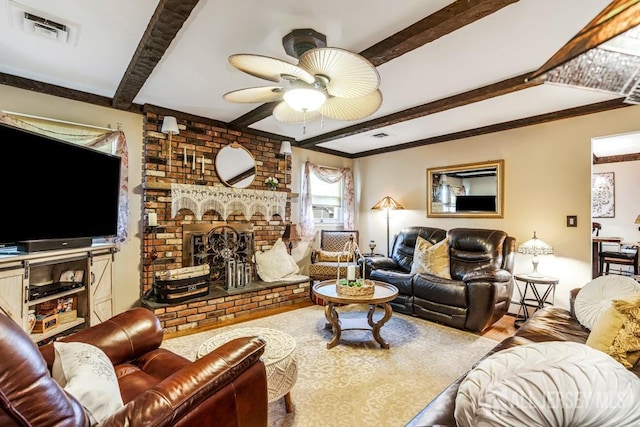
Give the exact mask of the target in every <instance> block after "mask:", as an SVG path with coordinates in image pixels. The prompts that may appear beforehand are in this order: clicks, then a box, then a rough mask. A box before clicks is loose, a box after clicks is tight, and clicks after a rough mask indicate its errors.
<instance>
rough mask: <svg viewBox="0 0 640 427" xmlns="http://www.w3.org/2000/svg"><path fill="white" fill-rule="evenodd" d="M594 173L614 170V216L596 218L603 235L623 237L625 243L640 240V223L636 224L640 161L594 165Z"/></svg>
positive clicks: (638, 206) (638, 208)
mask: <svg viewBox="0 0 640 427" xmlns="http://www.w3.org/2000/svg"><path fill="white" fill-rule="evenodd" d="M593 172H594V173H602V172H613V179H614V192H613V197H614V215H615V216H614V217H613V218H594V219H593V220H594V221H596V222H599V223H600V224H602V230H600V235H601V236H616V237H622V239H623V242H625V243H635V244H637V243H638V242H640V231H639V230H638V227H640V224H635V220H636V217H638V215H640V198H639V197H638V184H639V183H640V161H633V162H616V163H605V164H599V165H593Z"/></svg>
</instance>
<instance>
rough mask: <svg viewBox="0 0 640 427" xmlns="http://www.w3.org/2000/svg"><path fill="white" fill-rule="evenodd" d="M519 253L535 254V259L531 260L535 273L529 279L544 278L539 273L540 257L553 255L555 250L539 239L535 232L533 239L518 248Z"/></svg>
mask: <svg viewBox="0 0 640 427" xmlns="http://www.w3.org/2000/svg"><path fill="white" fill-rule="evenodd" d="M518 252H519V253H521V254H533V259H532V260H531V263H532V264H533V272H531V273H530V274H529V277H542V275H541V274H540V273H538V262H540V260H539V259H538V255H549V254H552V253H553V248H552V247H551V246H550V245H549V244H547V243H545V242H543V241H542V240H540V239H538V237H537V236H536V232H535V231H534V232H533V238H532V239H530V240H527V241H526V242H524V243H523V244H521V245H520V246H518Z"/></svg>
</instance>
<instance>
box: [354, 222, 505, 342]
mask: <svg viewBox="0 0 640 427" xmlns="http://www.w3.org/2000/svg"><path fill="white" fill-rule="evenodd" d="M421 228H424V227H417V230H416V227H410V228H409V229H405V230H407V234H406V235H405V236H403V237H399V239H400V241H401V242H407V243H411V242H413V247H414V248H415V236H417V234H416V232H423V233H424V232H426V231H428V232H431V233H433V237H434V240H437V239H438V238H440V237H441V234H440V233H438V232H437V229H435V230H434V229H429V230H420V229H421ZM403 231H404V230H403ZM446 237H448V239H449V264H450V265H449V268H450V274H451V279H443V278H440V277H437V276H434V275H431V274H427V273H418V274H415V275H411V274H410V273H409V272H410V270H411V264H412V263H413V249H410V248H409V246H408V245H407V246H405V247H403V245H398V249H399V250H402V252H399V253H392V257H393V258H392V259H400V260H401V261H402V264H400V263H398V262H395V264H396V265H397V266H398V267H399V268H400V269H401V271H400V272H399V271H397V270H390V269H388V267H391V266H392V264H393V263H392V262H390V261H385V260H379V259H370V260H366V262H367V271H370V274H369V275H368V277H370V278H371V279H373V280H380V281H384V282H387V283H391V284H393V285H394V286H396V287H397V288H398V291H399V295H398V297H397V298H396V299H395V300H394V301H392V302H391V305H392V307H393V309H394V310H395V311H398V312H401V313H405V314H411V315H414V316H418V317H421V318H423V319H427V320H431V321H434V322H438V323H442V324H445V325H448V326H453V327H455V328H459V329H466V330H470V331H474V332H479V331H482V330H484V329H485V328H487V327H488V326H490V325H492V324H493V323H495V322H496V321H497V320H498V319H500V318H501V317H502V316H503V315H505V314H506V312H507V310H508V308H509V304H510V301H511V294H512V292H513V280H512V272H513V262H514V257H515V249H516V248H515V239H514V238H513V237H509V236H508V235H507V233H505V232H504V231H500V230H488V229H476V228H454V229H451V230H449V231H448V232H446ZM443 238H444V237H443ZM428 240H429V239H428ZM440 240H442V239H440ZM430 241H431V242H432V243H434V242H433V240H430ZM437 241H439V240H437ZM395 247H396V246H395V240H394V248H395ZM409 253H410V254H411V257H410V258H409V256H408V254H409ZM385 267H387V268H385ZM378 269H381V270H382V271H378Z"/></svg>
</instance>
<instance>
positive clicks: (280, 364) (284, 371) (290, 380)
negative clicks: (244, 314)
mask: <svg viewBox="0 0 640 427" xmlns="http://www.w3.org/2000/svg"><path fill="white" fill-rule="evenodd" d="M249 336H259V337H262V338H263V339H264V340H265V341H266V343H267V345H266V347H265V351H264V353H263V354H262V361H263V362H264V365H265V368H266V371H267V388H268V391H269V402H275V401H276V400H278V399H280V398H282V397H284V402H285V408H286V410H287V412H291V411H292V410H293V405H292V403H291V388H292V387H293V385H294V384H295V383H296V379H297V378H298V360H297V357H296V341H295V340H294V339H293V337H292V336H290V335H288V334H285V333H284V332H282V331H279V330H277V329H270V328H234V329H230V330H228V331H224V332H221V333H219V334H217V335H215V336H214V337H212V338H209V339H208V340H207V341H205V342H204V343H202V345H201V346H200V348H198V353H197V355H196V357H197V358H200V357H202V356H204V355H205V354H207V353H209V352H210V351H212V350H213V349H215V348H217V347H219V346H221V345H222V344H224V343H226V342H228V341H231V340H233V339H235V338H240V337H249Z"/></svg>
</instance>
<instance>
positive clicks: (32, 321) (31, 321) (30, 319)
mask: <svg viewBox="0 0 640 427" xmlns="http://www.w3.org/2000/svg"><path fill="white" fill-rule="evenodd" d="M27 325H28V326H27V327H28V329H29V331H28V332H29V333H31V331H33V328H34V326H36V311H35V310H29V315H28V316H27Z"/></svg>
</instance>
